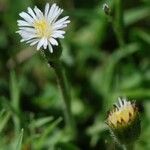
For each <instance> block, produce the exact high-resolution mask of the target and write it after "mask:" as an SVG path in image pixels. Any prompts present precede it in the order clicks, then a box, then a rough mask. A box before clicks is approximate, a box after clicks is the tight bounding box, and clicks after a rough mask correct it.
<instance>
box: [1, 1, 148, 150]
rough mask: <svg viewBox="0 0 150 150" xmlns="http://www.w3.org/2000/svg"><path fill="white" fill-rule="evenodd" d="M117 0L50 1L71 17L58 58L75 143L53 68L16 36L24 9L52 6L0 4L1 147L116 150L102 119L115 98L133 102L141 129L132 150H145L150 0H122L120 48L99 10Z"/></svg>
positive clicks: (4, 149) (12, 149) (10, 149)
mask: <svg viewBox="0 0 150 150" xmlns="http://www.w3.org/2000/svg"><path fill="white" fill-rule="evenodd" d="M114 1H115V0H112V1H108V0H107V1H102V0H92V1H91V0H58V1H55V2H57V4H58V5H59V6H60V7H61V8H64V9H65V11H64V13H63V15H69V16H70V20H71V23H70V24H69V27H68V28H67V29H66V31H67V32H66V36H65V39H64V40H61V43H62V46H63V55H62V57H61V60H62V63H63V65H64V69H65V71H66V75H67V79H68V83H69V86H70V90H71V96H72V111H73V115H74V117H75V120H76V123H77V128H78V131H79V135H78V137H77V139H76V140H73V139H72V135H70V134H68V132H67V131H66V129H65V127H64V126H65V123H64V119H63V118H64V117H63V111H62V105H63V104H62V99H61V93H60V91H59V88H58V86H57V82H56V76H55V74H54V72H53V70H52V69H51V68H50V67H48V65H47V63H46V62H45V59H44V57H43V56H42V55H41V54H40V52H36V50H35V48H32V47H29V46H28V45H26V44H25V43H20V39H21V38H20V36H19V35H17V34H16V33H15V32H16V31H17V30H18V27H17V22H16V21H17V19H19V13H20V12H21V11H26V9H27V7H28V6H31V7H32V8H33V7H34V5H37V6H38V7H39V8H41V9H44V6H45V4H46V2H50V3H52V1H51V0H49V1H48V0H0V150H21V149H22V150H114V149H116V148H117V147H116V145H115V144H114V143H113V140H112V138H111V137H110V134H109V131H108V128H107V126H106V124H105V119H106V115H107V111H108V110H109V109H110V108H111V107H112V104H113V103H115V102H116V101H117V97H118V96H123V97H127V98H129V99H130V100H136V102H137V104H138V106H139V111H140V113H141V126H142V132H141V136H140V138H139V140H138V141H137V142H136V144H135V150H150V1H149V0H133V1H131V0H125V1H123V3H124V4H123V8H124V22H125V28H124V32H125V46H124V48H123V49H122V48H120V47H119V45H118V41H117V39H116V35H115V32H114V30H113V27H112V24H111V22H110V20H109V19H108V17H107V16H106V15H105V14H104V12H103V10H102V5H103V3H105V2H107V3H108V4H109V6H110V7H111V8H112V10H113V7H114V5H113V3H114ZM22 128H23V129H24V131H23V130H21V129H22ZM22 136H23V141H22ZM21 142H22V144H21ZM21 145H22V148H21Z"/></svg>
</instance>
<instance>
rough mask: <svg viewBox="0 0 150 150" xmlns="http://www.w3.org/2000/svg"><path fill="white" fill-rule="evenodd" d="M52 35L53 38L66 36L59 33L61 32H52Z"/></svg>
mask: <svg viewBox="0 0 150 150" xmlns="http://www.w3.org/2000/svg"><path fill="white" fill-rule="evenodd" d="M51 37H53V38H62V39H63V38H64V36H63V35H62V34H59V33H54V34H52V35H51Z"/></svg>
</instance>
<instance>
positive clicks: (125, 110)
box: [108, 104, 135, 127]
mask: <svg viewBox="0 0 150 150" xmlns="http://www.w3.org/2000/svg"><path fill="white" fill-rule="evenodd" d="M134 113H135V112H134V107H133V106H132V104H131V105H128V106H123V107H121V108H119V110H117V108H115V110H114V111H112V112H111V113H110V114H109V116H108V122H109V123H111V124H113V125H114V126H115V127H117V124H118V123H120V124H122V123H124V124H127V123H128V122H129V120H130V119H133V118H134V115H135V114H134Z"/></svg>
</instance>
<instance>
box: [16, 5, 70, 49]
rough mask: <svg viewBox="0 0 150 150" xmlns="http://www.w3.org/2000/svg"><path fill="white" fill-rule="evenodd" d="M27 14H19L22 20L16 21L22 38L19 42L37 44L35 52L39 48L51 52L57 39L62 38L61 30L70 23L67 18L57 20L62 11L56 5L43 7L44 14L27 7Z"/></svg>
mask: <svg viewBox="0 0 150 150" xmlns="http://www.w3.org/2000/svg"><path fill="white" fill-rule="evenodd" d="M27 11H28V12H21V13H20V14H19V15H20V17H22V20H18V21H17V22H18V26H19V31H17V33H19V34H20V35H21V37H22V40H21V42H26V43H29V44H30V45H36V44H37V50H39V49H40V48H41V47H43V48H44V49H46V48H47V47H48V48H49V50H50V52H53V48H52V46H57V45H58V41H57V40H56V39H58V38H64V34H65V31H63V28H65V27H67V24H68V23H70V20H68V18H69V17H68V16H66V17H63V18H61V19H58V17H59V16H60V15H61V14H62V12H63V9H61V8H59V7H58V6H57V5H56V4H53V5H52V6H50V5H49V4H48V3H47V4H46V6H45V11H44V13H43V12H42V11H41V10H40V9H38V8H37V7H36V6H35V8H34V9H31V8H30V7H28V9H27Z"/></svg>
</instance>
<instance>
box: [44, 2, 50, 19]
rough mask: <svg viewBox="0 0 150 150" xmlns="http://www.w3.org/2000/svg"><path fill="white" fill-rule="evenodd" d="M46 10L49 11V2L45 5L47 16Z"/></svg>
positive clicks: (46, 13) (46, 12)
mask: <svg viewBox="0 0 150 150" xmlns="http://www.w3.org/2000/svg"><path fill="white" fill-rule="evenodd" d="M48 12H49V3H47V4H46V6H45V17H47V15H48Z"/></svg>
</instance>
